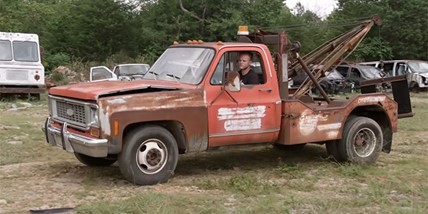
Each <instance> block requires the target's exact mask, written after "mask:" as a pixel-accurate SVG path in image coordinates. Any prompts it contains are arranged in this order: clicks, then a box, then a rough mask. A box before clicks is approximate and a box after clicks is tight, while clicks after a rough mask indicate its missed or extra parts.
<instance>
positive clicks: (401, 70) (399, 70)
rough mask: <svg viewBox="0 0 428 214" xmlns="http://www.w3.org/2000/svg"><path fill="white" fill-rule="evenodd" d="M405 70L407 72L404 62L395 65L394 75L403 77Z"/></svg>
mask: <svg viewBox="0 0 428 214" xmlns="http://www.w3.org/2000/svg"><path fill="white" fill-rule="evenodd" d="M406 70H407V66H406V63H404V62H399V63H397V65H396V67H395V73H396V74H397V75H405V74H406Z"/></svg>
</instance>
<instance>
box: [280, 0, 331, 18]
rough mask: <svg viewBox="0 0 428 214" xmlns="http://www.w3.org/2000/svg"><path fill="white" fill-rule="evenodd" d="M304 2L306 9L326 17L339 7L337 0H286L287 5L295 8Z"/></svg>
mask: <svg viewBox="0 0 428 214" xmlns="http://www.w3.org/2000/svg"><path fill="white" fill-rule="evenodd" d="M298 2H300V3H302V5H303V7H305V9H307V10H310V11H312V12H314V13H315V14H317V15H318V16H319V17H321V18H325V17H327V16H328V14H330V13H331V11H333V9H334V8H336V7H337V5H336V4H337V0H285V3H286V4H287V7H288V8H290V9H291V10H293V8H294V7H295V6H296V4H297V3H298Z"/></svg>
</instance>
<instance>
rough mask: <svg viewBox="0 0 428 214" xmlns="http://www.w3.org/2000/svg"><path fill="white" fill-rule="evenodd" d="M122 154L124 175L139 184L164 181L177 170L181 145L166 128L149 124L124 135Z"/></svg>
mask: <svg viewBox="0 0 428 214" xmlns="http://www.w3.org/2000/svg"><path fill="white" fill-rule="evenodd" d="M124 144H125V145H124V146H123V149H122V152H121V153H120V155H119V168H120V171H121V172H122V175H123V176H124V177H125V178H126V179H127V180H128V181H130V182H132V183H134V184H136V185H153V184H158V183H165V182H167V181H168V179H169V178H170V177H171V176H172V175H173V174H174V170H175V167H176V166H177V161H178V147H177V142H176V140H175V138H174V136H173V135H172V134H171V133H170V132H169V131H168V130H167V129H165V128H162V127H159V126H146V127H141V128H137V129H134V130H132V131H130V132H129V133H128V134H127V135H126V136H125V141H124Z"/></svg>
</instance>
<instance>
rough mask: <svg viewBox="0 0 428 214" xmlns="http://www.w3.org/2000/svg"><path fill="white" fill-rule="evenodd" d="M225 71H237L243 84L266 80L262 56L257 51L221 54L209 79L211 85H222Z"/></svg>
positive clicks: (262, 82) (260, 82) (253, 83)
mask: <svg viewBox="0 0 428 214" xmlns="http://www.w3.org/2000/svg"><path fill="white" fill-rule="evenodd" d="M227 71H237V72H239V74H240V79H241V83H242V84H243V85H255V84H264V83H265V82H266V75H265V73H266V72H265V71H264V66H263V61H262V57H261V56H260V54H258V53H257V52H237V51H234V52H226V53H225V54H223V56H222V57H221V59H220V61H219V63H218V64H217V67H216V69H215V71H214V74H213V75H212V77H211V79H210V83H211V85H222V84H223V83H224V79H225V77H226V72H227Z"/></svg>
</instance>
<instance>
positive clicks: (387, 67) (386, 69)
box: [383, 62, 394, 73]
mask: <svg viewBox="0 0 428 214" xmlns="http://www.w3.org/2000/svg"><path fill="white" fill-rule="evenodd" d="M393 67H394V63H393V62H388V63H384V64H383V72H385V73H392V68H393Z"/></svg>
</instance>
